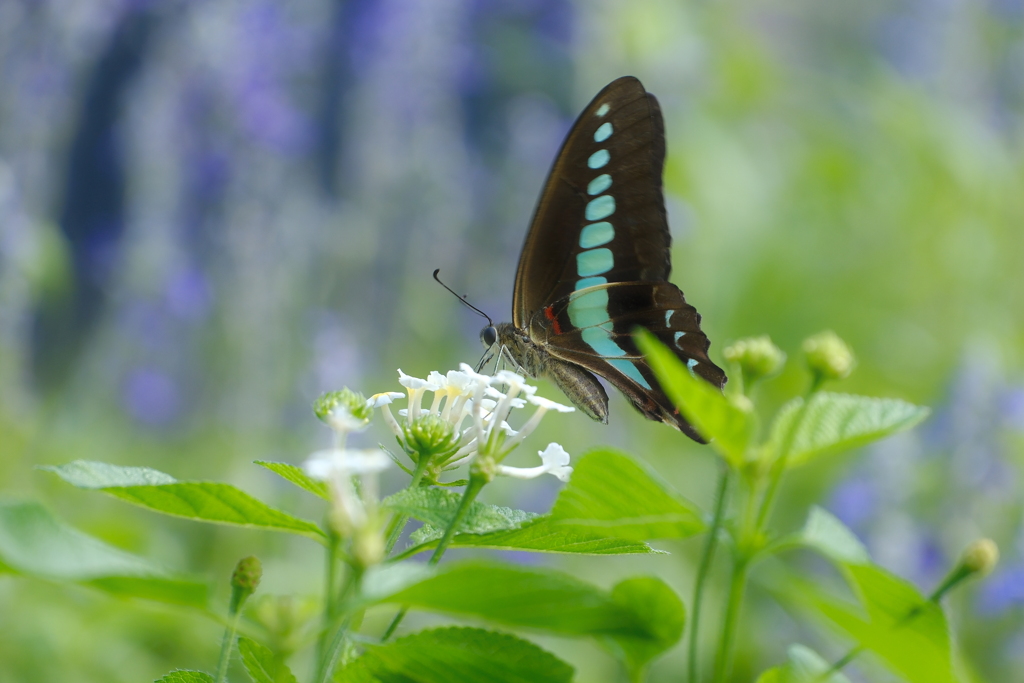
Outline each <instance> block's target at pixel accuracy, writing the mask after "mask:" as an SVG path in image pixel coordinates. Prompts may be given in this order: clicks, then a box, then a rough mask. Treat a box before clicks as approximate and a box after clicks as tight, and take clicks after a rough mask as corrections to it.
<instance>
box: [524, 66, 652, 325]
mask: <svg viewBox="0 0 1024 683" xmlns="http://www.w3.org/2000/svg"><path fill="white" fill-rule="evenodd" d="M664 159H665V134H664V126H663V124H662V120H661V110H660V108H659V107H658V102H657V100H656V99H655V98H654V96H653V95H650V94H649V93H647V92H646V91H645V90H644V87H643V85H642V84H641V83H640V81H638V80H637V79H635V78H632V77H625V78H620V79H618V80H616V81H613V82H612V83H611V84H609V85H608V86H607V87H605V88H604V90H602V91H601V92H600V93H598V95H597V97H595V98H594V100H593V101H592V102H591V103H590V105H589V106H588V107H587V108H586V109H585V110H584V111H583V113H582V114H581V115H580V117H579V119H577V121H576V124H575V125H574V126H573V128H572V131H571V132H570V133H569V136H568V137H567V138H566V140H565V143H564V144H563V145H562V149H561V151H560V152H559V154H558V157H557V158H556V160H555V163H554V166H553V167H552V169H551V173H550V174H549V176H548V180H547V182H546V183H545V185H544V190H543V193H542V194H541V198H540V201H539V202H538V204H537V211H536V213H535V214H534V217H533V222H532V225H531V227H530V231H529V233H527V236H526V242H525V244H524V245H523V253H522V256H521V257H520V260H519V268H518V271H517V272H516V287H515V295H514V304H513V312H512V315H513V323H515V325H516V326H517V327H520V328H524V327H525V325H526V323H527V321H528V319H529V316H530V315H531V314H532V313H534V312H535V311H538V310H541V309H542V308H543V307H544V306H546V305H548V304H549V303H551V302H552V301H555V300H557V299H559V298H561V297H563V296H568V295H569V294H571V293H572V292H573V291H575V290H577V289H579V287H578V286H577V283H578V282H579V281H580V280H585V279H587V278H598V279H603V280H604V281H605V282H632V281H659V280H665V279H667V278H668V275H669V269H670V267H671V266H670V262H669V245H670V243H671V238H670V236H669V232H668V222H667V220H666V218H665V201H664V198H663V196H662V191H661V172H662V167H663V166H664ZM595 282H596V280H595Z"/></svg>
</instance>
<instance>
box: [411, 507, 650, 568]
mask: <svg viewBox="0 0 1024 683" xmlns="http://www.w3.org/2000/svg"><path fill="white" fill-rule="evenodd" d="M443 534H444V531H443V530H442V529H438V528H436V527H432V526H429V525H425V526H423V527H421V528H419V529H417V530H416V531H415V532H413V534H412V535H411V536H410V540H411V541H412V543H413V544H414V545H413V546H412V547H410V548H409V549H407V550H405V551H404V552H402V553H401V554H400V555H399V556H398V557H399V558H404V557H410V556H412V555H415V554H417V553H421V552H423V551H425V550H430V549H432V548H434V547H435V546H436V545H437V541H438V540H439V539H440V538H441V536H442V535H443ZM449 547H454V548H489V549H492V550H525V551H530V552H537V553H568V554H577V555H644V554H657V555H660V554H666V553H664V551H661V550H655V549H654V548H652V547H651V546H649V545H647V544H646V543H643V542H639V541H630V540H627V539H622V538H615V537H608V536H603V535H601V534H600V533H599V531H598V530H595V529H594V528H592V527H587V526H573V525H571V524H563V523H561V522H559V521H557V520H555V519H554V518H552V517H550V516H544V517H537V518H534V519H531V520H530V521H528V522H526V523H524V524H523V525H522V526H520V527H519V528H517V529H507V530H503V531H492V532H491V533H486V534H473V533H461V534H456V536H455V537H454V538H453V539H452V542H451V545H450V546H449Z"/></svg>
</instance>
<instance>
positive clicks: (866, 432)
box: [765, 391, 930, 467]
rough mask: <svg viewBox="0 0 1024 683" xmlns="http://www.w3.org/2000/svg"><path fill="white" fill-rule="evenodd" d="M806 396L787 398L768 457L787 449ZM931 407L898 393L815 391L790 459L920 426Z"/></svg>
mask: <svg viewBox="0 0 1024 683" xmlns="http://www.w3.org/2000/svg"><path fill="white" fill-rule="evenodd" d="M804 402H805V401H804V399H802V398H795V399H793V400H792V401H790V402H789V403H787V404H786V405H785V406H784V407H783V408H782V410H780V411H779V414H778V416H777V417H776V418H775V421H774V422H773V423H772V426H771V430H770V435H769V437H768V442H767V443H766V444H765V457H767V458H769V459H774V458H777V457H779V455H781V450H782V448H783V445H784V444H785V440H786V438H787V434H788V433H789V430H790V429H792V428H793V421H794V420H795V419H796V417H797V415H798V414H799V413H800V409H801V408H802V407H803V405H804ZM929 412H930V411H929V410H928V408H924V407H921V406H915V405H913V404H911V403H907V402H906V401H901V400H899V399H892V398H869V397H867V396H851V395H849V394H834V393H829V392H824V391H823V392H819V393H817V394H815V395H814V396H813V397H812V398H811V400H810V403H809V404H808V405H807V409H806V411H805V412H804V415H803V417H802V419H801V422H800V426H799V428H798V429H797V431H796V432H795V434H794V435H793V437H792V444H791V446H790V451H789V455H788V459H787V460H786V464H787V466H789V467H796V466H798V465H803V464H805V463H807V462H809V461H811V460H813V459H814V458H817V457H820V456H823V455H828V454H830V453H838V452H841V451H846V450H850V449H852V448H857V447H859V446H863V445H865V444H867V443H870V442H872V441H877V440H879V439H883V438H885V437H887V436H891V435H892V434H896V433H898V432H903V431H906V430H908V429H912V428H913V427H915V426H917V425H918V424H919V423H920V422H921V421H922V420H924V419H925V418H926V417H928V414H929Z"/></svg>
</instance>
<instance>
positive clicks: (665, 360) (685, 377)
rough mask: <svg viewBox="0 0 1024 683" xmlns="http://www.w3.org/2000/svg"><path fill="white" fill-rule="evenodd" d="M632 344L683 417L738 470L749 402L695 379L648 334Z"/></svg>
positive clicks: (750, 426) (747, 436)
mask: <svg viewBox="0 0 1024 683" xmlns="http://www.w3.org/2000/svg"><path fill="white" fill-rule="evenodd" d="M636 342H637V346H639V347H640V350H641V351H642V352H643V353H644V355H645V356H647V359H648V361H649V362H650V364H651V369H653V370H654V374H655V375H657V376H658V381H659V382H660V383H661V386H662V387H663V388H664V389H665V393H666V394H667V395H668V397H669V398H670V399H672V402H673V403H674V404H675V405H676V407H677V408H679V410H680V411H681V412H682V414H683V417H685V418H686V420H687V421H688V422H689V423H690V424H692V425H693V426H694V427H696V428H697V431H698V432H699V433H700V434H701V436H703V437H704V438H705V439H707V440H708V441H710V442H711V446H712V448H714V449H715V450H716V451H718V452H719V454H720V455H721V456H722V457H723V458H725V459H726V461H728V462H729V464H730V465H731V466H732V467H737V468H738V467H740V466H741V465H742V463H743V462H744V460H745V459H746V457H747V447H748V445H749V443H750V440H751V439H752V438H753V436H754V430H755V428H756V420H755V416H754V412H753V407H752V406H751V405H750V402H749V401H747V400H746V399H745V398H743V397H733V398H732V399H730V398H729V397H726V396H725V395H723V394H722V392H720V391H719V390H718V388H717V387H714V386H712V385H711V384H709V383H708V382H706V381H704V380H703V379H699V378H697V377H695V376H694V375H693V374H692V373H691V372H690V370H689V369H688V368H687V367H686V365H684V364H683V362H682V361H681V360H679V357H678V356H676V355H675V354H674V353H673V352H672V351H670V350H668V349H667V348H666V347H665V346H664V345H663V344H661V342H659V341H658V340H657V338H656V337H654V335H652V334H650V333H649V332H647V331H642V332H641V333H640V334H638V335H637V337H636Z"/></svg>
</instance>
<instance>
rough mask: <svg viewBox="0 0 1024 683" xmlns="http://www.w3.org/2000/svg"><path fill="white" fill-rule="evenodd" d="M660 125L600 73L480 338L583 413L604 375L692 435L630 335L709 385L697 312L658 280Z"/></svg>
mask: <svg viewBox="0 0 1024 683" xmlns="http://www.w3.org/2000/svg"><path fill="white" fill-rule="evenodd" d="M664 164H665V128H664V123H663V122H662V118H661V108H660V107H659V105H658V100H657V99H655V97H654V95H652V94H650V93H649V92H647V91H646V90H644V86H643V85H642V84H641V83H640V81H639V80H637V79H636V78H633V77H631V76H625V77H623V78H619V79H617V80H615V81H612V82H611V83H610V84H608V85H607V86H606V87H605V88H604V89H603V90H602V91H601V92H599V93H598V94H597V96H596V97H595V98H594V99H593V101H591V103H590V104H589V105H587V107H586V109H584V110H583V113H582V114H580V117H579V118H578V119H577V120H576V123H575V124H574V125H573V127H572V130H571V131H570V132H569V135H568V137H566V139H565V142H564V143H563V144H562V149H561V151H559V153H558V156H557V157H556V158H555V163H554V165H553V166H552V168H551V172H550V174H549V175H548V179H547V182H546V183H545V184H544V189H543V190H542V191H541V196H540V200H539V202H538V204H537V208H536V211H535V213H534V216H533V221H532V223H531V226H530V230H529V232H528V233H527V235H526V241H525V243H524V244H523V251H522V253H521V255H520V257H519V267H518V269H517V271H516V281H515V289H514V291H513V295H512V322H511V323H499V324H497V325H491V324H489V325H488V326H487V327H485V328H484V329H483V331H482V332H481V333H480V339H481V341H482V342H483V343H484V346H485V347H487V349H488V350H489V351H488V353H487V354H486V355H485V358H484V360H483V361H482V363H481V366H482V365H483V364H484V363H486V362H487V361H488V360H489V359H490V358H492V357H493V356H494V354H495V347H497V351H496V352H497V354H498V357H499V358H504V359H507V360H509V361H511V362H512V363H514V364H515V365H516V366H517V367H518V368H519V369H521V370H522V371H524V372H526V373H527V374H529V375H530V376H532V377H547V378H549V379H551V380H552V381H554V383H555V384H556V385H558V387H559V388H560V389H561V390H562V391H563V392H564V393H565V395H566V396H567V397H568V398H569V399H570V400H571V401H572V402H573V403H574V404H576V406H577V407H578V408H579V409H580V410H582V411H583V412H584V413H586V414H587V415H589V416H590V417H592V418H594V419H595V420H599V421H601V422H604V423H607V422H608V394H607V393H606V392H605V390H604V387H603V386H602V385H601V383H600V382H599V381H598V380H597V378H596V377H595V376H594V375H599V376H601V377H603V378H604V379H606V380H607V381H608V382H610V383H611V384H613V385H614V386H615V387H616V388H617V389H619V391H621V392H622V393H623V394H625V396H626V398H628V399H629V400H630V402H631V403H632V404H633V405H634V406H635V407H636V408H637V410H639V411H640V412H641V413H643V414H644V415H645V416H646V417H648V418H649V419H651V420H657V421H660V422H665V423H667V424H669V425H672V426H673V427H675V428H676V429H679V430H680V431H682V432H684V433H685V434H687V435H688V436H690V437H691V438H693V439H695V440H697V441H700V442H703V441H704V439H702V438H701V436H700V435H699V434H698V433H697V431H696V430H695V429H694V428H693V427H692V426H691V425H690V424H689V423H688V422H687V421H686V420H685V419H684V418H683V417H682V415H680V413H679V410H678V409H677V408H676V407H675V406H674V405H673V403H672V401H671V400H669V398H668V397H667V396H666V395H665V392H664V390H663V389H662V388H661V386H660V385H659V384H658V380H657V378H656V377H655V376H654V373H653V372H652V371H651V368H650V366H649V365H648V363H647V361H646V359H645V358H644V357H643V355H642V354H641V353H640V351H639V349H638V348H637V346H636V343H635V341H634V338H633V333H634V330H635V329H636V328H637V327H643V328H647V329H648V330H650V331H651V332H652V333H654V334H655V335H656V336H657V337H658V339H659V340H660V341H661V342H662V343H664V344H665V345H666V346H668V347H669V348H671V349H672V350H673V351H674V352H675V353H676V355H677V356H679V358H680V359H682V360H683V361H684V362H685V363H686V364H687V366H688V367H689V369H690V372H691V373H693V374H694V375H695V376H697V377H701V378H703V379H705V380H707V381H708V382H710V383H711V384H713V385H715V386H716V387H719V388H721V387H722V386H724V385H725V381H726V377H725V373H724V372H723V371H722V370H721V368H719V367H718V366H717V365H715V364H714V363H713V362H712V361H711V359H710V358H709V357H708V347H709V346H710V341H708V338H707V337H706V336H705V335H704V333H703V332H701V329H700V314H699V313H697V310H696V309H695V308H694V307H693V306H691V305H689V304H687V303H686V300H685V299H684V298H683V293H682V292H681V291H680V290H679V288H678V287H676V286H675V285H674V284H672V283H671V282H669V281H668V276H669V271H670V270H671V268H672V264H671V257H670V250H669V247H670V244H671V236H670V235H669V229H668V220H667V216H666V213H665V199H664V197H663V195H662V189H661V183H662V180H661V177H662V171H663V168H664Z"/></svg>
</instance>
